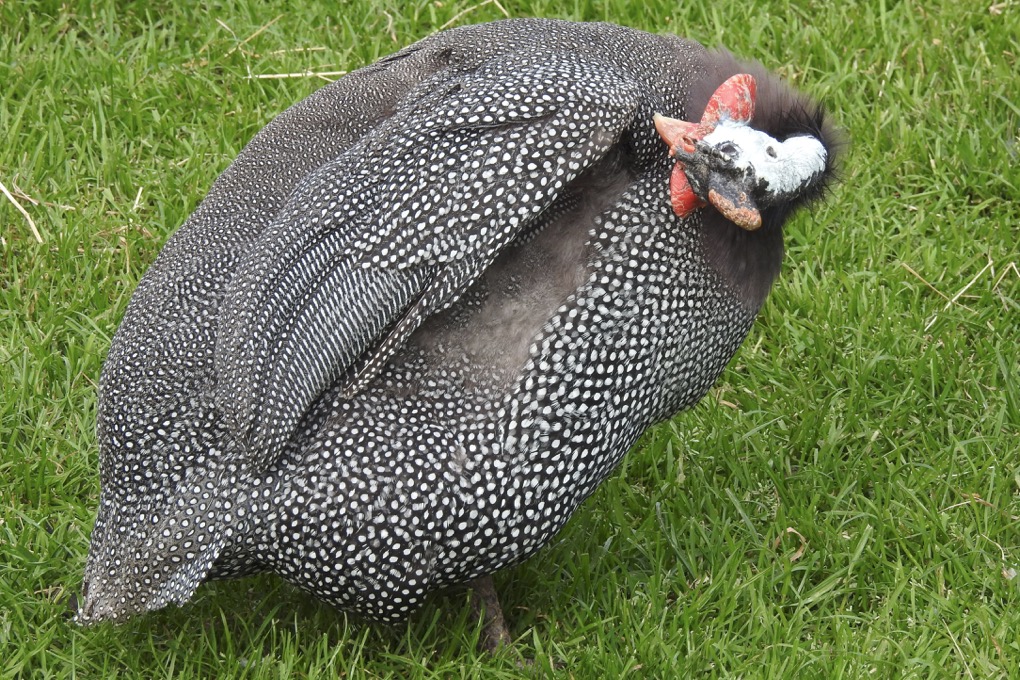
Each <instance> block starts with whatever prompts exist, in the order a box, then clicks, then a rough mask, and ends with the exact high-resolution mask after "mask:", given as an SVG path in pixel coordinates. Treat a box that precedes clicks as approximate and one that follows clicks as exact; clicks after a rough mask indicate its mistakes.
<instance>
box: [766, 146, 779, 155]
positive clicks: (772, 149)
mask: <svg viewBox="0 0 1020 680" xmlns="http://www.w3.org/2000/svg"><path fill="white" fill-rule="evenodd" d="M765 153H767V154H768V155H769V158H775V157H776V150H775V149H774V148H773V147H771V146H770V147H768V148H767V149H765Z"/></svg>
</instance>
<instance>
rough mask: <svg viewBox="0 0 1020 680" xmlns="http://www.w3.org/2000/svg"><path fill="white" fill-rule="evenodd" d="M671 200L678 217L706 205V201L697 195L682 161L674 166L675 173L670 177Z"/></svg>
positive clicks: (685, 215)
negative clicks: (688, 179)
mask: <svg viewBox="0 0 1020 680" xmlns="http://www.w3.org/2000/svg"><path fill="white" fill-rule="evenodd" d="M669 202H670V203H671V204H672V206H673V212H675V213H676V214H677V216H678V217H687V216H688V215H690V214H691V213H692V212H694V211H695V210H697V209H698V208H701V207H704V205H705V202H704V201H702V200H701V199H700V198H698V197H697V196H696V195H695V193H694V189H692V188H691V183H690V182H689V181H687V174H686V173H685V172H684V167H683V164H681V163H677V164H676V165H674V166H673V173H672V174H671V175H670V177H669Z"/></svg>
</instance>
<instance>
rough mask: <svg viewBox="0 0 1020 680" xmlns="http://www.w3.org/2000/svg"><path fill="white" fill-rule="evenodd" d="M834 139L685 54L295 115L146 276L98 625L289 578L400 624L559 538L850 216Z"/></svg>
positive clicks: (134, 301)
mask: <svg viewBox="0 0 1020 680" xmlns="http://www.w3.org/2000/svg"><path fill="white" fill-rule="evenodd" d="M839 146H840V140H839V137H838V133H837V132H836V130H835V127H834V125H833V123H832V122H831V120H830V116H829V115H828V114H827V113H826V112H825V110H824V109H823V107H822V106H821V105H820V104H818V103H817V102H816V101H814V100H812V99H810V98H809V97H807V96H805V95H803V94H800V93H798V92H796V91H794V90H793V89H792V88H791V87H790V86H789V85H787V84H785V83H784V82H782V81H781V80H780V79H779V78H777V77H776V76H774V75H771V74H770V73H769V72H767V71H766V70H765V69H764V68H763V67H762V66H761V65H760V64H758V63H754V62H744V61H740V60H739V59H738V58H736V57H734V56H733V55H732V54H730V53H729V52H727V51H725V50H722V49H708V48H706V47H704V46H702V45H701V44H699V43H697V42H695V41H693V40H688V39H685V38H681V37H679V36H676V35H657V34H652V33H646V32H642V31H639V30H635V29H631V28H626V27H622V26H617V25H613V24H607V23H578V22H569V21H561V20H545V19H507V20H502V21H497V22H492V23H487V24H478V25H473V26H464V27H459V28H453V29H449V30H446V31H442V32H439V33H436V34H434V35H432V36H430V37H427V38H425V39H423V40H421V41H420V42H417V43H414V44H412V45H411V46H409V47H406V48H404V49H402V50H401V51H398V52H396V53H394V54H392V55H390V56H387V57H384V58H382V59H381V60H379V61H378V62H376V63H374V64H371V65H369V66H366V67H364V68H361V69H359V70H356V71H353V72H351V73H350V74H348V75H346V76H344V77H342V78H340V79H339V80H337V81H335V82H333V83H331V84H329V85H327V86H326V87H324V88H322V89H320V90H318V91H317V92H315V93H313V94H312V95H311V96H309V97H308V98H307V99H304V100H303V101H301V102H299V103H297V104H295V105H293V106H292V107H291V108H289V109H287V110H286V111H284V112H283V113H282V114H280V115H279V116H278V117H277V118H275V119H274V120H272V121H271V122H270V123H269V124H268V125H267V126H266V127H265V128H264V129H263V130H262V131H261V132H259V133H258V134H257V135H256V136H255V137H254V138H253V139H252V140H251V141H250V142H249V143H248V144H247V146H246V147H245V148H244V149H243V150H242V151H241V153H240V154H239V156H238V157H237V159H236V160H235V161H234V162H233V163H232V164H231V165H230V166H229V167H227V169H226V170H225V171H224V172H223V174H222V175H221V176H220V177H219V178H218V179H217V180H216V181H215V183H214V184H213V185H212V187H211V189H210V190H209V192H208V194H207V196H206V197H205V199H204V200H203V201H202V203H201V204H200V205H199V206H198V208H197V209H196V210H195V212H194V213H193V214H192V215H191V216H190V217H189V218H188V219H187V220H186V221H185V223H184V224H183V225H182V226H181V227H180V228H179V229H178V230H177V231H176V232H175V233H174V234H173V235H172V236H171V237H170V238H169V240H168V241H167V243H166V244H165V246H164V247H163V249H162V251H161V252H160V254H159V255H158V257H157V258H156V259H155V261H154V262H153V264H152V265H151V267H150V268H149V269H148V271H147V272H146V273H145V275H144V276H143V277H142V279H141V281H140V283H139V284H138V287H137V289H136V290H135V292H134V294H133V296H132V298H131V300H130V303H129V305H128V307H127V310H126V312H125V315H124V318H123V320H122V322H121V324H120V326H119V328H118V330H117V332H116V333H115V335H114V337H113V339H112V342H111V346H110V350H109V354H108V356H107V358H106V360H105V363H104V366H103V370H102V375H101V379H100V385H99V407H98V415H97V425H96V428H97V437H98V446H99V481H100V495H99V503H98V510H97V517H96V521H95V525H94V528H93V531H92V535H91V542H90V546H89V552H88V557H87V560H86V566H85V572H84V578H83V583H82V590H81V598H80V600H79V603H80V606H79V608H78V611H77V614H76V619H77V621H78V622H79V623H81V624H83V625H90V624H94V623H96V622H100V621H107V620H111V621H122V620H123V619H125V618H127V617H129V616H132V615H136V614H141V613H143V612H147V611H152V610H157V609H160V608H162V607H165V606H167V605H170V604H176V605H182V604H184V603H186V602H187V601H188V600H190V599H191V598H192V597H193V595H194V594H195V592H196V589H197V588H198V587H199V586H200V585H201V584H202V583H204V582H206V581H208V580H211V579H219V578H231V577H240V576H245V575H250V574H256V573H262V572H271V573H275V574H277V575H278V576H280V577H282V578H283V579H285V580H286V581H288V582H290V583H292V584H294V585H296V586H298V587H299V588H301V589H303V590H305V591H307V592H308V593H310V594H311V595H312V596H314V597H316V598H318V599H320V600H322V601H324V602H326V603H329V604H331V605H333V606H335V607H337V608H339V609H341V610H344V611H347V612H352V613H354V614H356V615H360V616H363V617H366V618H367V619H369V620H373V621H380V622H384V623H392V622H398V621H400V620H403V619H405V618H406V617H407V616H409V615H410V614H411V613H412V612H413V611H414V610H415V609H417V608H418V607H419V606H420V605H421V604H422V602H423V599H424V598H425V597H426V596H427V595H428V594H429V593H430V592H432V591H435V590H438V589H441V588H446V587H450V586H456V585H460V584H469V585H470V586H471V587H472V588H474V590H475V592H476V594H477V598H478V602H479V611H480V612H481V615H482V616H483V617H485V618H484V635H485V637H484V639H483V643H484V645H485V646H486V648H489V649H495V648H497V647H499V646H501V645H503V644H506V642H507V641H508V640H509V635H508V632H507V628H506V625H505V622H504V621H503V618H502V614H501V611H500V607H499V601H498V597H497V596H496V593H495V590H494V588H493V585H492V575H493V574H494V573H496V572H497V571H499V570H502V569H506V568H508V567H511V566H513V565H516V564H518V563H520V562H522V561H523V560H525V559H527V558H528V557H530V556H531V555H533V554H534V553H535V552H536V551H538V550H539V549H540V548H541V547H542V546H544V545H545V544H547V543H548V542H549V541H550V540H551V539H552V537H554V536H555V535H556V533H557V532H558V531H559V530H560V529H561V528H562V527H563V525H564V524H565V523H566V521H567V520H568V519H569V518H570V517H571V515H572V514H573V513H574V512H575V511H576V510H577V509H578V507H579V506H580V505H581V503H582V502H583V501H584V500H585V499H587V498H588V497H589V496H590V495H591V494H592V493H593V492H594V491H595V490H596V489H597V488H598V487H599V485H600V484H601V483H602V482H603V481H605V480H606V478H607V477H608V476H609V475H610V474H611V473H612V472H613V470H614V469H615V468H616V467H617V465H618V464H619V462H620V461H621V459H622V457H623V456H624V454H625V453H626V452H627V451H628V450H629V449H630V448H631V446H632V445H633V444H634V443H635V442H636V441H637V439H638V437H639V436H640V435H641V434H642V433H643V432H644V431H645V430H646V429H647V428H649V427H650V426H652V425H654V424H655V423H658V422H661V421H663V420H666V419H668V418H671V417H673V416H674V415H675V414H677V413H679V412H681V411H683V410H685V409H688V408H690V407H692V406H693V405H694V404H696V403H697V402H698V401H699V400H700V399H701V398H702V397H703V396H704V395H705V394H706V393H707V392H708V390H709V389H710V388H711V386H712V385H713V384H714V383H715V382H716V380H717V378H718V377H719V375H720V374H721V372H722V371H723V369H724V367H725V366H726V365H727V363H728V362H729V361H730V359H731V358H732V357H733V355H734V354H735V352H736V351H737V349H738V348H739V346H740V345H741V343H742V342H743V341H744V339H745V338H746V336H747V335H748V333H749V331H750V329H751V327H752V324H753V322H754V319H755V317H756V316H757V314H758V312H759V311H760V309H761V307H762V305H763V303H764V301H765V299H766V296H767V295H768V292H769V290H770V288H771V286H772V284H773V281H774V280H775V279H776V277H777V276H778V274H779V271H780V267H781V263H782V259H783V225H784V223H785V222H786V221H787V220H788V219H789V218H790V217H791V216H792V215H793V214H794V213H796V212H797V211H798V210H799V209H801V208H804V207H806V206H809V205H811V204H813V203H815V202H816V201H817V200H818V199H819V198H821V197H823V196H824V195H825V194H826V191H827V189H828V188H829V187H830V186H831V185H832V182H833V178H834V177H835V174H836V157H837V155H838V151H839Z"/></svg>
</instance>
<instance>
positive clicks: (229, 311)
mask: <svg viewBox="0 0 1020 680" xmlns="http://www.w3.org/2000/svg"><path fill="white" fill-rule="evenodd" d="M640 102H641V91H640V89H639V87H638V85H637V83H635V82H633V81H632V80H631V79H629V78H628V77H626V76H625V75H624V74H622V73H621V72H619V71H618V70H614V69H613V68H610V67H608V66H605V65H602V64H598V63H592V62H591V61H590V60H586V61H582V60H580V59H578V58H577V57H576V56H574V55H570V54H560V53H546V54H531V55H509V56H507V55H503V56H500V57H497V58H494V59H491V60H489V61H487V62H484V63H483V64H482V65H481V66H480V67H478V68H476V69H472V70H463V71H459V70H457V69H456V68H453V67H451V68H450V69H447V70H445V71H443V72H441V73H439V74H438V75H437V76H435V77H433V78H432V79H430V80H428V81H426V82H424V83H422V84H421V85H420V86H419V87H417V88H415V89H413V90H411V92H410V93H409V95H408V96H407V97H406V98H405V99H404V100H403V101H402V103H401V104H400V105H399V106H398V107H397V109H396V111H395V112H394V114H393V116H392V117H391V118H390V119H388V120H387V121H385V122H384V123H383V124H381V125H379V126H378V127H377V128H375V129H374V130H373V131H372V132H371V133H370V134H369V135H367V136H366V137H365V138H363V139H362V140H360V141H359V142H358V143H356V144H355V145H353V146H352V147H351V148H350V149H349V150H348V151H347V152H346V153H344V154H343V155H342V156H341V157H340V158H338V159H337V160H336V161H334V162H332V163H330V164H328V165H326V166H324V167H323V168H321V169H319V170H318V171H316V172H315V173H313V174H312V175H310V176H309V177H308V178H306V180H304V181H303V182H302V183H301V185H300V186H299V187H298V189H297V190H296V191H295V193H294V195H293V196H292V197H291V199H290V200H289V202H288V204H287V205H286V206H285V208H284V209H283V210H282V211H281V213H280V215H279V216H278V217H277V219H276V220H275V222H274V223H273V224H272V225H271V226H270V227H269V228H268V229H267V230H266V231H265V232H264V233H263V235H262V237H261V238H260V240H259V241H258V242H257V243H256V245H255V247H254V248H253V249H252V250H251V251H250V252H249V253H248V254H247V255H246V257H245V258H244V260H243V261H242V263H241V265H240V267H239V269H238V272H237V275H236V277H235V279H234V281H233V282H232V284H231V286H230V289H229V291H228V293H227V297H226V299H225V300H224V303H223V307H222V312H221V315H220V326H219V329H218V341H217V346H216V353H215V361H216V366H217V372H218V376H219V378H218V388H217V402H218V404H219V407H220V408H221V410H222V411H223V413H224V416H225V418H226V421H227V423H228V424H229V426H230V427H231V429H232V431H233V432H234V435H235V436H236V437H237V438H238V440H239V441H240V442H241V443H242V444H243V448H244V449H245V451H246V454H245V455H246V456H247V457H248V458H249V459H250V462H251V463H252V464H253V465H254V466H255V467H256V468H260V467H265V466H267V465H269V464H271V462H272V461H273V460H275V458H276V457H277V456H278V455H279V453H280V451H281V450H282V448H283V446H284V445H285V444H286V442H287V441H288V440H289V439H290V437H291V436H292V435H293V433H294V431H295V429H296V428H297V427H298V424H299V423H300V420H301V418H302V417H303V415H304V414H305V412H306V411H307V409H308V408H309V407H310V406H311V404H312V403H313V402H314V401H315V399H317V398H318V396H319V395H320V394H321V393H322V392H323V391H324V390H325V389H326V388H328V387H329V386H330V385H333V384H335V383H336V382H337V381H338V380H340V379H341V378H342V377H343V376H344V375H345V374H349V373H350V371H351V370H352V368H353V367H354V366H356V365H357V366H360V367H361V368H359V369H358V372H357V373H358V375H357V376H355V378H354V380H353V381H352V382H351V383H350V384H349V385H348V393H352V392H354V391H356V390H357V389H360V387H361V386H363V385H364V384H365V383H366V382H367V381H368V380H369V379H370V378H371V377H372V376H373V375H374V371H375V370H377V369H378V367H380V366H382V365H384V364H385V362H386V361H387V360H388V359H389V358H390V356H391V355H392V353H393V352H395V351H396V350H397V349H399V348H400V346H402V345H403V343H404V341H405V340H406V339H407V337H408V336H409V335H410V334H411V333H413V332H414V330H415V329H417V328H418V326H419V325H420V324H421V323H422V321H424V320H425V319H426V318H428V317H429V316H430V315H432V314H434V313H436V312H438V311H440V310H442V309H444V308H446V307H448V306H449V305H450V304H452V303H453V302H454V301H456V300H457V298H458V297H459V296H460V295H461V294H462V293H463V291H464V290H466V288H467V287H469V286H470V285H471V283H472V282H474V281H475V280H476V279H477V278H478V277H479V276H480V275H481V274H482V273H483V272H484V271H485V269H486V268H487V267H488V266H489V264H490V263H491V262H492V261H493V259H494V258H495V257H496V256H497V255H498V254H499V252H500V251H501V250H502V249H503V248H504V247H505V246H506V245H507V244H508V243H510V242H511V241H513V240H514V239H515V238H516V237H517V236H519V235H520V234H522V233H523V232H525V231H527V230H528V229H529V228H530V227H532V226H533V225H534V224H536V222H537V221H538V219H539V218H540V216H541V215H542V213H543V212H544V211H545V210H547V209H548V208H549V207H550V206H552V205H553V204H554V203H555V202H556V200H557V199H558V198H559V197H560V196H561V195H563V194H564V190H565V188H566V187H567V186H568V185H569V184H570V182H571V181H573V180H574V179H575V178H576V177H577V176H578V175H579V174H581V173H582V172H584V170H585V169H587V168H589V167H591V166H592V165H593V164H594V163H596V162H597V161H598V160H599V159H600V158H602V157H603V156H604V155H605V154H606V152H607V151H609V149H611V148H612V146H613V145H614V144H616V143H617V142H618V141H619V139H620V136H621V134H622V133H623V132H624V131H625V130H626V129H627V127H628V126H629V125H630V124H631V123H632V122H633V119H634V117H635V112H636V110H637V109H638V107H639V105H640Z"/></svg>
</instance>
